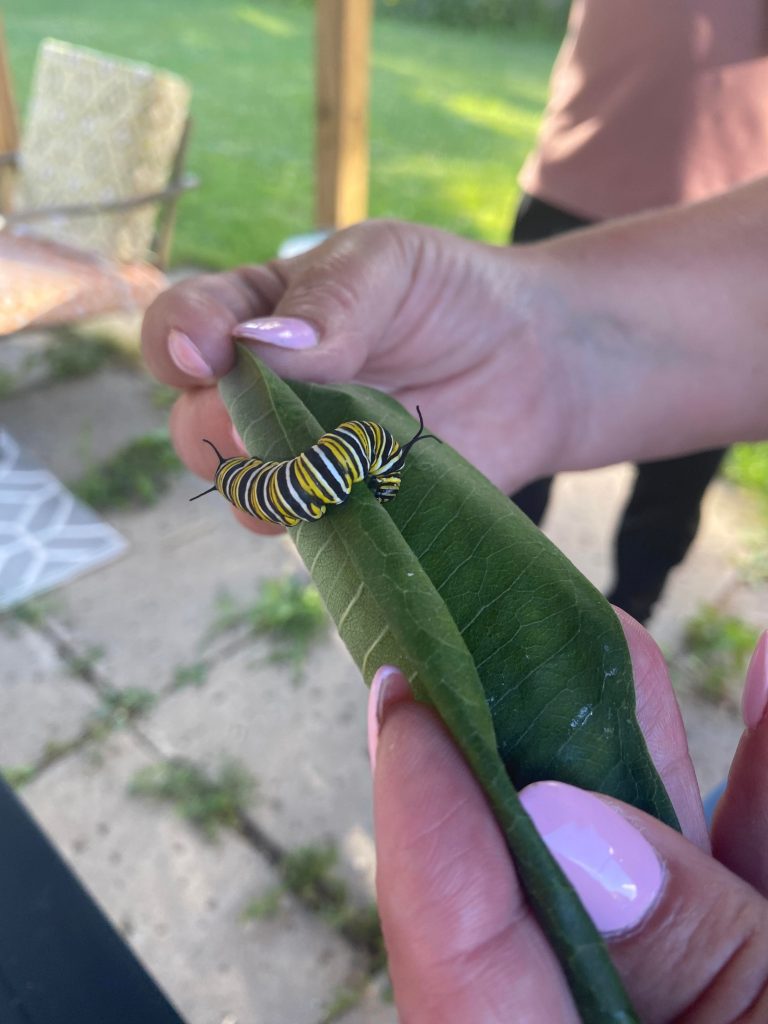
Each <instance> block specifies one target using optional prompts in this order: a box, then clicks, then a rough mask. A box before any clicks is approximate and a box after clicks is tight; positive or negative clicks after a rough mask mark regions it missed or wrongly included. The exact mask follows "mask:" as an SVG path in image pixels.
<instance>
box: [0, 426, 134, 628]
mask: <svg viewBox="0 0 768 1024" xmlns="http://www.w3.org/2000/svg"><path fill="white" fill-rule="evenodd" d="M127 546H128V545H127V541H126V540H125V539H124V538H123V537H122V536H121V535H120V534H119V533H118V532H117V530H115V529H114V527H112V526H110V525H109V524H108V523H105V522H103V521H102V520H101V519H99V517H98V515H97V514H96V513H95V512H94V511H93V510H92V509H90V508H88V507H87V505H84V504H83V503H82V502H81V501H78V499H77V498H75V496H74V495H73V494H72V493H71V492H70V491H68V490H67V488H66V487H65V486H64V484H62V483H61V481H60V480H57V479H56V477H55V476H54V475H53V473H51V472H50V471H49V470H47V469H46V468H45V467H44V466H42V465H40V463H38V462H37V461H36V460H35V459H33V458H31V456H29V455H28V454H27V453H26V452H24V451H23V449H21V448H20V447H19V445H18V443H17V442H16V441H15V440H14V439H13V438H12V437H11V435H10V434H9V433H8V432H7V431H5V430H3V429H2V427H0V610H3V609H6V608H10V607H11V606H12V605H15V604H19V603H20V602H21V601H28V600H29V599H30V598H31V597H34V596H35V595H36V594H39V593H41V592H42V591H44V590H50V589H51V588H52V587H55V586H57V585H58V584H60V583H64V582H66V581H67V580H70V579H73V578H74V577H75V576H80V575H81V574H82V573H84V572H87V571H88V570H89V569H93V568H95V567H96V566H98V565H102V564H103V563H105V562H107V561H110V560H112V559H113V558H116V557H117V556H118V555H119V554H121V553H122V552H123V551H125V549H126V547H127Z"/></svg>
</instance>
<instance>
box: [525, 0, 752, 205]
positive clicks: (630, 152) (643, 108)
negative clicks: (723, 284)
mask: <svg viewBox="0 0 768 1024" xmlns="http://www.w3.org/2000/svg"><path fill="white" fill-rule="evenodd" d="M766 43H768V0H573V5H572V8H571V17H570V21H569V25H568V33H567V35H566V38H565V40H564V42H563V45H562V47H561V50H560V53H559V55H558V58H557V61H556V63H555V67H554V70H553V73H552V81H551V83H550V98H549V103H548V105H547V109H546V112H545V115H544V120H543V124H542V127H541V131H540V134H539V140H538V144H537V148H536V150H535V152H534V153H532V154H531V156H529V158H528V160H527V161H526V163H525V165H524V167H523V170H522V172H521V174H520V184H521V186H522V187H523V189H524V190H525V191H526V192H529V193H531V194H532V195H534V196H537V197H538V198H539V199H543V200H546V201H547V202H550V203H552V204H553V205H555V206H560V207H562V208H563V209H565V210H568V211H569V212H571V213H574V214H577V215H580V216H582V217H586V218H589V219H594V220H601V219H603V218H608V217H616V216H621V215H622V214H628V213H635V212H638V211H640V210H645V209H649V208H651V207H655V206H665V205H669V204H672V203H679V202H690V201H694V200H697V199H704V198H707V197H709V196H712V195H715V194H717V193H719V192H724V191H727V190H728V189H729V188H732V187H733V186H735V185H737V184H740V183H742V182H745V181H749V180H751V179H753V178H757V177H760V176H761V175H765V174H768V56H766V54H768V46H767V45H766Z"/></svg>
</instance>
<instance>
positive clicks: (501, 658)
mask: <svg viewBox="0 0 768 1024" xmlns="http://www.w3.org/2000/svg"><path fill="white" fill-rule="evenodd" d="M221 391H222V395H223V397H224V399H225V402H226V403H227V406H228V408H229V411H230V413H231V415H232V417H233V420H234V422H235V424H236V426H237V428H238V430H239V432H240V434H241V436H242V437H243V440H244V442H245V445H246V448H247V449H248V451H250V452H253V453H255V454H258V455H259V456H260V457H261V458H271V459H283V458H289V457H291V456H293V455H295V454H296V453H297V452H299V451H301V450H302V449H303V448H305V447H307V446H308V445H310V444H312V443H314V442H315V441H316V440H317V438H318V437H319V435H320V434H321V433H323V432H324V431H325V430H330V429H332V428H334V427H336V426H337V425H338V424H339V423H340V422H342V421H343V420H345V419H374V420H377V421H378V422H380V423H382V424H383V425H384V426H386V427H387V429H389V430H390V431H391V432H392V433H393V434H394V436H395V437H396V438H398V439H400V440H401V441H402V440H405V439H408V438H410V437H412V436H413V433H414V431H415V425H414V420H413V419H412V417H411V416H410V415H409V414H408V413H406V412H405V410H403V409H402V407H401V406H399V405H398V403H396V402H395V401H394V400H393V399H391V398H389V397H388V396H386V395H382V394H381V393H379V392H376V391H372V390H370V389H367V388H363V387H360V386H355V385H348V386H343V387H332V388H331V387H323V386H320V385H316V384H311V383H305V382H299V381H281V380H280V379H279V378H277V377H276V376H275V375H274V374H272V373H271V372H270V371H269V370H268V369H266V368H265V367H264V366H263V365H262V364H261V363H259V362H258V361H257V360H256V359H255V357H254V356H253V355H252V354H251V353H250V352H248V350H247V349H243V348H241V349H240V352H239V357H238V363H237V365H236V367H235V369H234V370H233V371H232V372H231V373H230V374H229V375H228V376H227V377H226V378H225V379H224V380H223V381H222V383H221ZM424 412H425V418H426V420H427V426H429V410H428V409H425V410H424ZM289 535H290V536H291V538H292V539H293V541H294V542H295V544H296V546H297V548H298V550H299V553H300V554H301V556H302V558H303V559H304V562H305V564H306V565H307V568H308V569H309V571H310V573H311V575H312V577H313V579H314V582H315V584H316V586H317V588H318V590H319V591H320V593H321V594H322V596H323V599H324V600H325V602H326V604H327V606H328V609H329V611H330V613H331V615H332V616H333V618H334V620H335V622H336V625H337V628H338V630H339V633H340V635H341V637H342V639H343V640H344V642H345V644H346V645H347V647H348V649H349V650H350V652H351V654H352V656H353V658H354V659H355V661H356V662H357V664H358V666H359V667H360V670H361V672H362V674H363V677H364V678H365V680H366V682H370V680H371V679H372V677H373V675H374V673H375V671H376V669H377V668H378V667H379V666H380V665H382V664H394V665H398V666H399V667H400V668H401V669H402V670H403V671H404V672H405V673H406V674H407V675H408V677H409V679H410V680H411V684H412V686H413V689H414V693H415V695H416V696H417V698H419V699H421V700H425V701H428V702H429V703H431V704H432V705H433V706H434V707H435V709H436V710H437V712H438V713H439V714H440V715H441V717H442V719H443V721H444V722H445V724H446V727H447V728H448V729H449V731H450V732H451V734H452V735H453V737H454V739H455V740H456V742H457V744H458V745H459V747H460V748H461V750H462V751H463V753H464V756H465V757H466V759H467V761H468V763H469V764H470V766H471V767H472V769H473V771H474V772H475V774H476V776H477V778H478V779H479V781H480V782H481V784H482V785H483V787H484V789H485V791H486V793H487V795H488V797H489V800H490V802H491V805H492V806H493V808H494V812H495V814H496V816H497V819H498V821H499V823H500V826H501V828H502V830H503V832H504V834H505V836H506V839H507V843H508V845H509V848H510V851H511V852H512V855H513V857H514V860H515V863H516V865H517V869H518V873H519V875H520V877H521V880H522V882H523V884H524V886H525V888H526V891H527V893H528V896H529V899H530V902H531V905H532V907H533V908H534V910H535V913H536V914H537V916H538V918H539V920H540V922H541V924H542V927H543V928H544V929H545V931H546V933H547V935H548V938H549V940H550V942H551V944H552V946H553V948H554V949H555V951H556V952H557V954H558V956H559V959H560V963H561V965H562V967H563V970H564V972H565V974H566V976H567V978H568V980H569V984H570V986H571V991H572V993H573V996H574V999H575V1001H576V1004H577V1006H578V1007H579V1009H580V1012H581V1013H582V1015H583V1017H584V1019H585V1020H589V1021H590V1022H595V1024H604V1022H605V1024H607V1022H611V1024H619V1022H622V1024H623V1022H625V1021H626V1022H629V1021H632V1020H635V1019H636V1018H635V1016H634V1013H633V1010H632V1008H631V1006H630V1004H629V1002H628V1001H627V997H626V995H625V993H624V992H623V989H622V986H621V984H620V982H619V980H618V977H617V975H616V974H615V971H614V969H613V966H612V963H611V961H610V958H609V956H608V954H607V952H606V950H605V947H604V945H603V943H602V940H601V939H600V936H599V934H598V933H597V931H596V930H595V928H594V926H593V924H592V922H591V920H590V918H589V917H588V915H587V914H586V912H585V911H584V909H583V907H582V906H581V903H580V901H579V900H578V898H577V896H576V894H575V893H574V891H573V889H572V888H571V886H570V885H569V883H568V882H567V880H566V879H565V876H564V875H563V874H562V872H561V871H560V869H559V868H558V866H557V864H556V863H555V861H554V860H553V859H552V858H551V856H550V855H549V852H548V851H547V848H546V846H545V845H544V843H543V842H542V840H541V839H540V837H539V835H538V833H537V832H536V830H535V829H534V827H533V825H532V823H531V821H530V819H529V818H528V816H527V815H526V814H525V812H524V810H523V809H522V806H521V805H520V803H519V800H518V798H517V793H516V790H517V789H520V788H522V787H523V786H525V785H527V784H528V783H529V782H533V781H536V780H540V779H557V780H561V781H564V782H569V783H572V784H573V785H577V786H581V787H583V788H586V789H591V790H596V791H598V792H602V793H606V794H609V795H611V796H614V797H617V798H619V799H621V800H625V801H626V802H628V803H631V804H634V805H635V806H637V807H640V808H642V809H643V810H646V811H648V812H650V813H652V814H654V815H656V816H657V817H658V818H660V819H661V820H662V821H665V822H666V823H668V824H670V825H672V826H674V827H679V826H678V824H677V819H676V817H675V813H674V810H673V808H672V805H671V802H670V800H669V797H668V795H667V793H666V791H665V789H664V787H663V784H662V782H661V780H660V778H659V776H658V774H657V772H656V770H655V768H654V766H653V764H652V762H651V759H650V756H649V754H648V751H647V748H646V746H645V741H644V739H643V736H642V733H641V731H640V728H639V726H638V724H637V720H636V717H635V699H634V684H633V680H632V669H631V662H630V658H629V652H628V650H627V646H626V642H625V640H624V635H623V632H622V630H621V627H620V624H619V622H618V619H617V618H616V616H615V614H614V612H613V610H612V609H611V608H610V606H609V605H608V603H607V602H606V601H605V600H604V598H603V597H602V596H601V595H600V594H599V593H598V592H597V591H596V590H595V589H594V587H592V585H591V584H590V583H589V582H588V581H587V580H585V579H584V577H582V576H581V575H580V573H578V571H577V570H576V569H575V568H574V567H573V566H572V565H571V564H570V562H569V561H568V560H567V559H566V558H565V557H564V556H563V555H562V554H561V553H560V552H559V551H558V550H557V549H556V548H555V547H554V546H553V545H552V544H551V543H550V542H549V541H548V540H547V539H546V538H545V537H544V535H543V534H542V533H541V532H540V531H539V530H538V529H537V528H536V527H534V526H533V525H532V524H531V523H530V522H529V521H528V519H527V518H526V517H525V516H524V515H523V514H522V513H520V512H519V510H518V509H517V508H516V507H515V506H514V505H513V503H512V502H511V501H510V500H509V499H508V498H506V497H505V496H504V495H502V494H501V493H500V492H499V491H498V490H497V489H496V488H495V487H494V486H493V485H492V484H490V483H489V481H488V480H486V479H485V477H483V476H482V474H480V473H479V472H478V471H477V470H475V469H474V468H473V467H472V466H471V465H469V464H468V463H467V462H466V461H465V460H464V459H462V458H461V456H459V455H458V454H457V453H456V452H455V451H453V449H451V448H450V447H449V446H448V445H439V444H436V443H426V442H425V443H424V444H421V445H417V446H415V447H414V449H413V450H412V451H411V452H410V454H409V456H408V460H407V462H406V466H405V469H404V472H403V483H402V488H401V491H400V494H399V495H398V497H397V498H396V499H395V500H394V501H393V502H390V503H389V504H388V505H387V506H386V507H384V506H382V505H380V504H379V503H378V502H377V501H376V500H375V499H374V498H373V496H372V495H371V494H370V492H369V491H368V489H367V488H366V487H364V486H359V487H355V488H353V492H352V495H351V496H350V498H349V500H348V501H347V502H346V503H345V504H344V505H343V506H340V507H337V508H332V509H330V510H329V512H328V514H327V515H326V516H325V517H324V518H323V519H321V520H319V521H317V522H312V523H301V524H300V525H299V526H297V527H294V528H293V529H291V530H290V531H289Z"/></svg>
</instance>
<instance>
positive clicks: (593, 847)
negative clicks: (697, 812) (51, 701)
mask: <svg viewBox="0 0 768 1024" xmlns="http://www.w3.org/2000/svg"><path fill="white" fill-rule="evenodd" d="M520 800H521V801H522V804H523V807H524V808H525V810H526V811H527V812H528V814H529V815H530V817H531V818H532V819H533V823H534V825H535V826H536V829H537V831H538V832H539V833H540V835H541V837H542V839H543V840H544V842H545V843H546V844H547V846H548V847H549V852H550V853H551V854H552V856H553V857H554V858H555V860H556V861H557V863H558V864H559V865H560V867H561V868H562V870H563V872H564V873H565V875H566V877H567V878H568V880H569V881H570V883H571V884H572V885H573V887H574V889H575V890H576V892H577V893H578V895H579V897H580V899H581V902H582V903H583V904H584V907H585V909H586V911H587V913H588V914H589V915H590V917H591V918H592V920H593V921H594V923H595V926H596V927H597V928H598V929H599V931H601V932H603V933H604V934H606V933H611V932H625V931H628V930H629V929H630V928H634V927H636V925H638V924H639V923H640V922H641V921H642V920H643V918H644V917H645V916H646V914H647V913H648V911H649V910H650V909H651V907H652V906H653V905H654V903H655V902H656V898H657V897H658V895H659V892H660V891H661V887H662V883H663V881H664V872H663V869H662V866H661V863H660V861H659V858H658V857H657V855H656V851H655V850H654V848H653V847H652V846H651V844H650V843H649V842H648V840H647V839H645V838H644V837H643V836H642V835H641V834H640V833H639V832H638V831H637V830H636V829H635V828H633V827H632V825H630V824H629V822H628V821H627V820H626V819H625V818H623V817H622V815H621V814H619V813H618V811H614V810H613V808H611V807H609V806H608V804H606V803H605V802H604V801H603V800H600V799H599V798H598V797H596V796H594V795H593V794H592V793H587V792H586V791H585V790H583V789H578V788H577V787H576V786H569V785H566V784H565V783H562V782H534V783H533V784H532V785H530V786H527V787H526V788H525V789H524V790H523V791H522V792H521V793H520Z"/></svg>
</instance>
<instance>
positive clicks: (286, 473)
mask: <svg viewBox="0 0 768 1024" xmlns="http://www.w3.org/2000/svg"><path fill="white" fill-rule="evenodd" d="M416 411H417V412H418V414H419V429H418V431H417V433H416V434H415V435H414V436H413V437H412V438H411V440H410V441H408V443H407V444H404V445H400V444H398V443H397V441H396V440H395V439H394V437H392V435H391V434H390V432H389V431H388V430H386V429H385V428H384V427H382V426H381V424H379V423H374V422H373V421H372V420H347V421H346V422H345V423H340V424H339V426H338V427H336V429H335V430H330V431H328V433H327V434H323V436H322V437H321V438H320V439H319V441H317V443H316V444H313V445H312V446H311V447H310V448H307V450H306V451H303V452H301V454H300V455H297V456H295V458H293V459H284V460H283V461H282V462H265V461H264V460H263V459H258V458H249V457H247V456H242V455H237V456H234V457H233V458H230V459H225V458H224V456H223V455H222V454H221V452H220V451H219V450H218V448H217V447H216V445H215V444H213V442H212V441H209V440H208V439H207V438H203V441H204V442H205V444H209V445H210V446H211V448H213V450H214V452H216V455H217V456H218V459H219V465H218V467H217V468H216V475H215V477H214V481H213V487H209V488H208V490H207V491H202V492H201V493H200V494H196V495H195V496H194V498H190V499H189V500H190V501H195V500H196V499H197V498H202V497H203V495H204V494H210V493H211V491H218V492H219V493H220V494H222V495H223V496H224V497H225V498H226V499H227V501H229V502H231V503H232V504H233V505H234V506H235V508H239V509H240V510H241V511H243V512H249V513H250V514H251V515H252V516H255V517H256V518H257V519H263V520H264V521H265V522H268V523H280V524H281V525H282V526H296V525H297V523H300V522H312V521H313V520H314V519H320V518H321V517H322V516H324V515H325V513H326V511H327V510H328V506H329V505H342V504H343V503H344V502H345V501H346V500H347V498H348V497H349V494H350V491H351V490H352V485H353V484H357V483H361V482H362V481H363V480H367V481H368V486H369V487H370V488H371V490H372V491H373V495H374V497H375V498H376V499H377V500H378V501H381V502H385V501H391V500H392V498H394V497H395V495H396V494H397V492H398V490H399V488H400V473H401V472H402V469H403V466H404V464H405V458H406V456H407V454H408V452H409V451H410V450H411V448H412V446H413V445H414V444H416V442H417V441H425V440H426V439H427V438H432V439H433V440H435V441H437V440H439V438H436V437H434V436H433V435H432V434H425V433H424V432H423V431H424V420H423V418H422V415H421V409H419V407H418V405H417V406H416Z"/></svg>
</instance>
